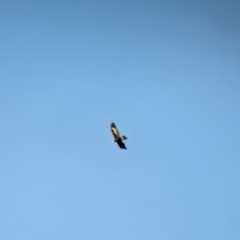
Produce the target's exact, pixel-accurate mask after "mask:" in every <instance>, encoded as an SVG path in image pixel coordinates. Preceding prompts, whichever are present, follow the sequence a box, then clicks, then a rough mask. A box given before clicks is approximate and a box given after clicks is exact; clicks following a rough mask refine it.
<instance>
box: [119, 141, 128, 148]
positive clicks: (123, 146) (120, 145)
mask: <svg viewBox="0 0 240 240" xmlns="http://www.w3.org/2000/svg"><path fill="white" fill-rule="evenodd" d="M117 144H118V146H119V147H120V148H123V149H127V148H126V146H125V144H124V142H123V141H122V140H120V141H118V142H117Z"/></svg>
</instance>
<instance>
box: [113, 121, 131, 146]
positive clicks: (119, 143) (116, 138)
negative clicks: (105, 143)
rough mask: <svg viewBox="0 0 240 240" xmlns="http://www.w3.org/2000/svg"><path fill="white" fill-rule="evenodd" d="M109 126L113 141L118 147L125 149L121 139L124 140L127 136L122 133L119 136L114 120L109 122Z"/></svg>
mask: <svg viewBox="0 0 240 240" xmlns="http://www.w3.org/2000/svg"><path fill="white" fill-rule="evenodd" d="M110 128H111V131H112V134H113V136H114V140H113V142H116V143H117V144H118V146H119V147H120V148H123V149H127V148H126V146H125V144H124V142H123V140H126V139H127V137H126V136H124V135H123V136H120V134H119V132H118V129H117V127H116V125H115V123H114V122H112V123H111V125H110Z"/></svg>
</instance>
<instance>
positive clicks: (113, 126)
mask: <svg viewBox="0 0 240 240" xmlns="http://www.w3.org/2000/svg"><path fill="white" fill-rule="evenodd" d="M110 127H111V131H112V134H113V136H114V138H120V134H119V132H118V129H117V127H116V125H115V123H114V122H112V123H111V126H110Z"/></svg>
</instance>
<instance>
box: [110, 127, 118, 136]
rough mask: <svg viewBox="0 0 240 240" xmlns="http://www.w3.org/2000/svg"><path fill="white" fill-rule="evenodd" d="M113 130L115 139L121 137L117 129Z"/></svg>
mask: <svg viewBox="0 0 240 240" xmlns="http://www.w3.org/2000/svg"><path fill="white" fill-rule="evenodd" d="M111 130H112V133H113V135H114V136H115V137H119V132H118V130H117V129H116V128H114V127H112V128H111Z"/></svg>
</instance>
